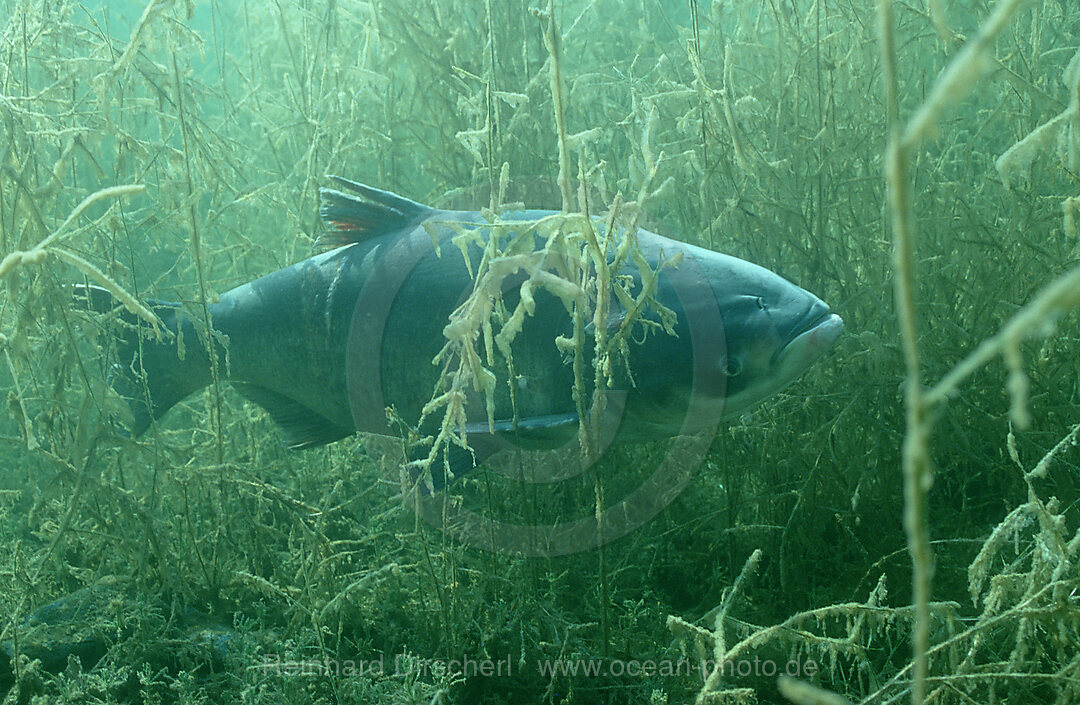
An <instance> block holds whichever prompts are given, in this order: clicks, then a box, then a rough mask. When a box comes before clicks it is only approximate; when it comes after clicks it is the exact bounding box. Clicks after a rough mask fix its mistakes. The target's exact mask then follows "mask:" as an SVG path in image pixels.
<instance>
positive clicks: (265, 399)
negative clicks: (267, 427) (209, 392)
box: [232, 382, 355, 450]
mask: <svg viewBox="0 0 1080 705" xmlns="http://www.w3.org/2000/svg"><path fill="white" fill-rule="evenodd" d="M232 385H233V387H234V388H235V389H236V391H237V392H238V393H239V394H240V396H242V397H244V398H245V399H247V400H248V401H250V402H251V403H253V404H256V405H258V406H261V407H262V408H263V409H265V410H266V413H268V414H270V418H271V419H273V421H274V423H275V424H276V425H277V427H278V428H280V429H281V435H282V439H283V441H284V443H285V446H286V447H287V448H289V449H290V450H302V449H304V448H314V447H316V446H322V445H326V444H327V443H333V442H334V441H337V440H341V439H342V438H345V437H346V436H351V435H352V434H353V433H355V430H354V429H351V428H346V427H345V426H341V425H339V424H336V423H334V422H333V421H331V420H330V419H328V418H326V417H325V416H323V415H322V414H320V413H318V412H316V411H314V410H312V409H311V407H309V406H306V405H304V404H301V403H300V402H298V401H296V400H295V399H293V398H292V397H288V396H285V395H284V394H281V393H279V392H275V391H274V390H272V389H267V388H266V387H261V386H259V385H257V384H250V383H248V382H233V383H232Z"/></svg>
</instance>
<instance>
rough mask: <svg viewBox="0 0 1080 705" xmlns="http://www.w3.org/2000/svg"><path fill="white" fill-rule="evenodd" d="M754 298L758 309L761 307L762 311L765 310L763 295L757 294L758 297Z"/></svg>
mask: <svg viewBox="0 0 1080 705" xmlns="http://www.w3.org/2000/svg"><path fill="white" fill-rule="evenodd" d="M754 300H755V301H756V302H757V307H758V308H759V309H761V310H762V311H764V310H765V309H766V308H767V306H766V304H765V297H763V296H758V297H757V298H756V299H754Z"/></svg>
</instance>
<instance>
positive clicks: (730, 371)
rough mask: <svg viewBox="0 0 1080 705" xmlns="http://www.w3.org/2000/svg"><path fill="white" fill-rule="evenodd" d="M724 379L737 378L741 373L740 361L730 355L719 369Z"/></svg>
mask: <svg viewBox="0 0 1080 705" xmlns="http://www.w3.org/2000/svg"><path fill="white" fill-rule="evenodd" d="M721 371H722V372H723V373H724V376H725V377H737V376H738V375H739V373H740V372H742V360H740V359H739V358H737V357H735V356H734V355H732V356H731V357H729V358H727V359H726V360H724V366H723V368H721Z"/></svg>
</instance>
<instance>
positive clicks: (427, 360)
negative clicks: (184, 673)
mask: <svg viewBox="0 0 1080 705" xmlns="http://www.w3.org/2000/svg"><path fill="white" fill-rule="evenodd" d="M334 178H335V180H336V181H337V183H338V184H340V185H342V186H343V187H344V188H346V189H347V190H348V191H351V192H352V193H344V192H342V191H336V190H332V189H324V190H323V198H324V203H323V207H322V210H321V214H322V216H323V219H324V220H325V222H326V223H327V226H328V228H329V229H328V235H327V237H326V238H325V241H324V244H328V245H330V246H334V249H331V250H329V251H327V252H323V253H321V254H317V255H315V256H313V257H310V258H308V259H306V260H303V261H301V262H298V263H296V264H294V265H292V266H290V267H286V268H284V269H281V270H278V271H276V272H272V273H270V274H267V275H266V276H263V277H261V278H259V279H256V280H254V281H251V282H249V283H246V284H244V285H242V286H239V287H237V288H235V289H232V290H230V291H227V292H225V293H224V294H222V295H221V296H220V299H219V300H218V301H217V302H216V303H213V304H212V305H211V306H210V307H209V313H210V319H211V325H212V327H213V330H214V335H213V339H214V341H215V342H214V346H215V347H214V349H215V355H216V358H217V365H218V369H219V371H220V374H221V376H222V378H224V379H227V380H228V381H229V382H231V383H232V384H233V385H234V386H235V387H236V388H237V390H238V391H239V392H240V393H241V394H242V395H243V396H244V397H245V398H247V399H249V400H250V401H252V402H254V403H256V404H258V405H260V406H262V407H263V408H264V409H266V410H267V411H268V412H269V414H270V416H271V417H272V418H273V420H274V421H275V422H276V423H277V425H278V426H279V427H280V428H281V429H282V432H283V436H284V440H285V443H286V444H287V445H288V446H289V447H292V448H298V449H299V448H307V447H312V446H318V445H322V444H325V443H329V442H332V441H335V440H338V439H340V438H343V437H345V436H348V435H351V434H353V433H356V432H358V431H360V432H367V433H375V434H392V433H394V430H393V429H391V427H390V425H389V423H388V421H387V416H386V408H387V407H393V409H394V410H395V412H396V414H397V415H398V417H399V418H401V419H404V420H406V421H407V422H409V423H415V422H417V421H418V420H419V419H420V416H421V412H422V410H423V408H424V407H425V405H426V404H427V403H428V402H429V401H430V399H431V398H432V394H433V392H434V391H435V389H436V382H437V380H438V378H439V375H440V372H441V367H440V366H439V365H435V364H433V362H432V361H433V359H435V358H436V356H437V355H438V354H439V352H440V350H442V348H443V346H444V345H445V343H446V337H445V336H444V329H445V328H446V326H447V324H448V321H449V320H450V316H451V314H452V313H453V312H454V311H455V309H457V308H458V306H459V305H460V304H461V303H462V301H464V300H465V298H466V297H467V296H468V294H469V292H470V291H471V290H472V288H473V285H474V281H473V274H472V272H471V270H470V266H469V264H467V263H466V261H465V258H464V257H463V255H462V253H461V252H460V251H459V249H458V247H457V246H456V245H455V244H454V243H453V241H452V239H453V238H454V236H455V235H457V234H458V233H459V232H460V230H461V228H462V227H469V228H472V227H475V228H476V229H478V231H479V232H481V233H483V232H485V228H487V227H488V226H487V221H485V220H484V218H483V216H482V215H481V214H480V213H478V212H472V211H445V210H438V209H434V208H430V207H427V206H424V205H422V204H419V203H416V202H413V201H410V200H408V199H405V198H402V197H400V196H397V195H395V194H391V193H389V192H385V191H380V190H377V189H373V188H370V187H367V186H364V185H362V184H357V183H354V182H351V181H348V180H345V179H341V178H338V177H334ZM547 215H551V213H550V212H547V211H525V212H522V213H516V214H515V213H510V214H504V216H503V217H504V219H506V220H515V219H518V220H535V219H538V218H542V217H545V216H547ZM445 223H454V224H457V227H456V229H455V227H451V226H450V225H447V224H445ZM461 224H470V225H467V226H462V225H461ZM488 230H489V229H488ZM483 239H484V238H480V242H482V241H483ZM637 240H638V244H639V246H640V249H641V252H642V254H643V255H644V258H645V260H646V261H647V262H648V263H649V265H650V266H651V267H652V268H657V267H658V266H659V264H660V263H661V262H662V261H665V260H671V259H672V258H674V257H677V256H678V257H681V260H679V261H678V264H677V265H671V266H668V267H664V268H663V269H662V271H661V274H660V279H659V283H658V287H657V291H656V294H655V298H656V300H657V301H659V302H660V303H662V304H663V305H664V306H666V307H667V308H668V309H670V310H671V311H672V312H673V313H674V314H675V323H674V327H673V333H674V334H673V335H670V334H667V333H664V332H653V333H651V334H649V335H647V336H644V340H638V341H636V342H631V343H630V345H629V355H628V357H627V359H626V365H625V369H622V370H621V371H620V372H618V373H617V374H616V376H615V380H616V381H615V383H614V384H613V387H612V390H610V391H611V392H612V394H613V395H614V397H613V398H614V399H616V401H617V402H618V403H617V404H616V405H615V407H616V410H617V411H618V418H617V420H616V421H614V422H612V423H617V424H618V426H619V427H618V428H617V429H611V432H612V434H615V435H617V436H618V437H620V438H628V437H629V438H636V439H643V440H651V439H659V438H665V437H673V436H676V435H679V434H680V433H684V432H686V430H687V429H688V428H691V430H692V427H694V425H695V424H699V425H700V424H701V423H702V422H706V421H711V422H715V421H717V420H719V419H722V418H726V417H730V416H732V415H735V414H739V413H741V412H743V411H745V410H747V409H749V408H751V407H753V406H754V405H756V404H758V403H760V402H761V401H763V400H764V399H766V398H768V397H769V396H771V395H773V394H775V393H776V392H777V391H779V390H780V389H782V388H783V387H784V386H786V385H787V384H789V383H790V382H791V381H792V380H794V379H795V378H796V377H798V376H799V375H800V374H801V373H802V372H803V371H805V369H806V368H807V367H809V366H810V364H811V363H813V362H814V361H815V360H816V359H818V358H819V357H820V356H821V355H822V354H823V353H824V352H825V351H826V350H827V349H828V348H829V347H830V346H831V345H832V343H833V342H834V341H835V340H836V338H837V337H838V336H839V335H840V332H841V331H842V329H843V322H842V321H841V319H840V317H839V316H837V315H836V314H834V313H832V312H831V311H830V309H829V307H828V306H827V305H826V304H825V303H824V302H822V301H821V300H820V299H818V298H817V297H816V296H814V295H813V294H810V293H809V292H807V291H804V290H803V289H801V288H799V287H797V286H795V285H794V284H791V283H790V282H788V281H787V280H785V279H783V278H782V277H780V276H779V275H777V274H775V273H773V272H771V271H769V270H767V269H764V268H762V267H759V266H757V265H754V264H751V263H749V262H746V261H744V260H741V259H738V258H735V257H731V256H727V255H723V254H720V253H716V252H712V251H709V250H706V249H702V248H699V247H695V246H693V245H689V244H686V243H682V242H678V241H675V240H671V239H668V238H665V237H663V236H661V235H657V234H655V233H652V232H649V231H645V230H641V229H639V230H638V233H637ZM468 254H469V262H470V264H471V266H472V267H475V266H476V265H477V263H479V262H480V261H481V258H482V256H483V252H482V249H481V247H480V244H478V243H473V244H471V245H469V249H468ZM623 274H626V275H627V276H633V277H636V281H637V282H638V283H640V273H639V272H635V271H631V270H629V269H628V270H626V271H624V272H623ZM524 276H525V275H524V274H520V273H519V274H518V275H516V277H510V278H508V279H507V284H506V285H504V287H503V289H504V291H503V297H504V301H505V305H506V307H507V309H508V310H513V307H514V306H515V305H516V303H517V301H518V287H519V285H520V283H521V282H522V281H523V280H524ZM157 312H158V314H159V315H160V316H161V317H162V320H163V321H164V322H165V324H166V325H167V326H168V327H169V328H170V329H172V330H173V331H174V332H176V333H178V334H179V335H180V337H181V339H182V341H183V347H184V349H185V353H184V356H183V359H180V356H179V355H178V352H177V348H178V344H177V341H176V340H169V341H165V342H161V343H156V342H153V341H146V340H144V341H142V343H141V345H135V344H134V343H133V342H132V341H128V343H127V344H126V345H124V346H122V348H121V350H120V354H119V358H118V359H119V362H118V365H117V374H116V375H115V379H114V380H113V385H114V387H115V388H116V389H117V391H118V392H120V393H121V395H123V396H125V397H127V398H128V400H129V403H130V405H131V408H132V412H133V416H134V421H133V423H132V431H133V432H134V433H135V434H139V433H142V432H143V431H145V430H146V429H147V428H148V427H149V426H150V424H151V423H152V422H153V420H154V419H157V418H159V417H161V416H162V415H163V414H164V413H165V412H166V411H168V409H169V408H171V407H172V406H173V405H174V404H176V403H177V402H179V401H181V400H182V399H183V398H184V397H186V396H188V395H189V394H191V393H192V392H194V391H197V390H198V389H201V388H203V387H205V386H206V385H208V384H210V383H211V381H212V374H211V364H212V363H211V356H210V353H209V350H208V347H207V345H205V342H204V341H205V339H206V336H205V335H200V334H199V331H200V329H201V327H202V324H201V323H196V322H195V321H192V320H191V319H190V318H187V317H186V316H185V315H184V314H183V312H182V311H181V310H180V309H179V308H178V307H171V306H165V305H159V306H158V307H157ZM625 315H626V312H625V310H623V309H622V308H620V307H619V306H617V305H613V307H612V316H611V322H610V330H611V331H612V332H614V331H615V330H617V329H618V326H619V325H620V322H621V317H622V316H625ZM645 317H646V318H649V319H650V320H653V321H654V322H656V323H659V321H658V320H657V316H656V314H655V312H647V313H646V314H645ZM642 330H643V329H642ZM572 334H573V321H572V318H571V315H570V313H569V312H568V311H567V307H566V306H565V305H564V303H563V301H562V300H561V299H560V298H558V297H557V296H555V295H552V294H550V293H548V292H547V291H545V290H543V289H541V288H537V290H536V294H535V310H534V311H533V313H532V315H531V316H529V317H528V318H527V320H526V322H525V324H524V327H523V329H522V332H521V333H520V334H519V335H518V337H517V338H516V339H515V341H514V343H513V347H512V356H513V360H512V363H513V370H512V371H513V375H512V378H511V375H510V373H509V372H508V366H507V364H506V362H507V361H506V360H504V359H502V357H501V355H499V354H498V352H497V351H496V352H495V358H496V359H495V360H494V364H493V365H491V369H492V370H493V371H496V372H497V373H498V374H499V377H498V384H496V386H495V406H494V413H493V415H492V418H493V419H494V420H495V422H496V423H495V425H494V427H491V426H489V424H488V414H487V413H486V409H485V408H484V405H483V404H482V403H481V401H480V400H479V398H478V399H476V400H474V401H473V402H471V403H470V406H469V407H468V409H469V424H468V430H469V431H470V440H471V439H472V438H473V437H474V435H477V434H478V435H480V436H482V435H483V434H485V433H488V434H490V432H491V431H492V430H494V431H496V433H502V434H503V435H507V433H508V432H510V431H513V433H514V436H515V437H516V438H518V439H520V438H526V439H532V440H534V441H536V442H537V443H541V444H542V443H543V442H547V441H550V442H565V440H566V438H567V436H568V434H569V435H573V434H574V433H576V432H577V429H578V417H577V413H576V410H577V405H576V402H575V400H574V398H573V396H572V387H573V383H574V370H573V365H572V364H571V361H570V360H568V359H567V356H566V355H565V354H564V353H563V352H562V351H560V350H559V349H558V348H557V347H556V345H555V339H556V338H557V337H559V336H563V337H564V338H565V337H569V336H571V335H572ZM592 334H593V335H595V330H594V331H592ZM637 337H639V338H640V335H639V336H637ZM477 349H478V350H480V351H481V353H480V354H481V356H483V355H484V352H483V350H484V346H483V343H482V341H478V342H477ZM591 349H592V340H591V339H590V340H589V341H588V342H587V344H586V345H585V350H586V353H587V355H588V354H590V353H591ZM585 376H586V377H587V379H588V380H589V381H590V382H591V381H592V376H593V373H592V370H591V368H587V370H586V375H585ZM475 396H477V397H479V395H475ZM421 430H425V429H421ZM426 430H427V431H428V432H430V428H428V429H426Z"/></svg>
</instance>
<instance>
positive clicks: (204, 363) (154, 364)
mask: <svg viewBox="0 0 1080 705" xmlns="http://www.w3.org/2000/svg"><path fill="white" fill-rule="evenodd" d="M72 290H73V292H74V299H75V302H76V305H78V306H80V307H83V308H86V309H89V310H91V311H95V312H98V313H115V314H116V315H117V319H118V321H119V325H118V330H119V335H118V336H117V338H116V348H115V358H114V359H113V360H112V362H111V363H110V365H109V371H108V378H107V381H108V383H109V385H110V386H112V388H113V389H114V390H115V391H116V393H117V394H119V395H120V396H121V397H123V398H124V399H125V400H126V401H127V403H128V407H129V408H130V409H131V414H132V417H133V420H132V424H131V432H132V434H133V435H136V436H138V435H140V434H141V433H143V432H144V431H146V429H148V428H149V427H150V424H151V423H152V422H153V421H154V420H156V419H158V418H160V417H161V416H162V414H164V413H165V412H166V411H168V410H169V409H170V408H172V407H173V406H174V405H175V404H176V403H177V402H179V401H181V400H182V399H184V398H185V397H187V396H188V395H189V394H191V393H193V392H196V391H198V390H200V389H202V388H203V387H205V386H206V385H208V384H210V381H211V372H210V359H209V356H208V355H207V353H206V349H205V347H204V346H203V343H202V341H201V340H200V338H199V336H198V334H197V333H196V331H195V326H194V325H193V323H192V321H191V320H190V319H188V318H187V317H185V316H184V314H183V311H182V310H181V308H180V304H178V303H169V302H165V301H148V302H147V305H148V306H149V307H150V308H151V309H153V311H154V313H156V314H157V316H158V318H160V319H161V321H162V323H164V324H165V328H166V329H167V332H165V333H164V334H163V335H162V337H161V339H160V340H157V339H155V338H153V337H147V336H146V335H145V332H146V331H147V326H146V324H145V323H143V322H142V321H141V320H140V319H138V318H137V317H135V316H133V315H131V314H130V313H128V312H127V310H126V309H124V308H123V306H121V305H120V303H119V302H118V301H117V300H116V299H114V298H113V296H112V294H110V293H109V291H108V290H106V289H103V288H101V287H97V286H88V285H75V286H72Z"/></svg>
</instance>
